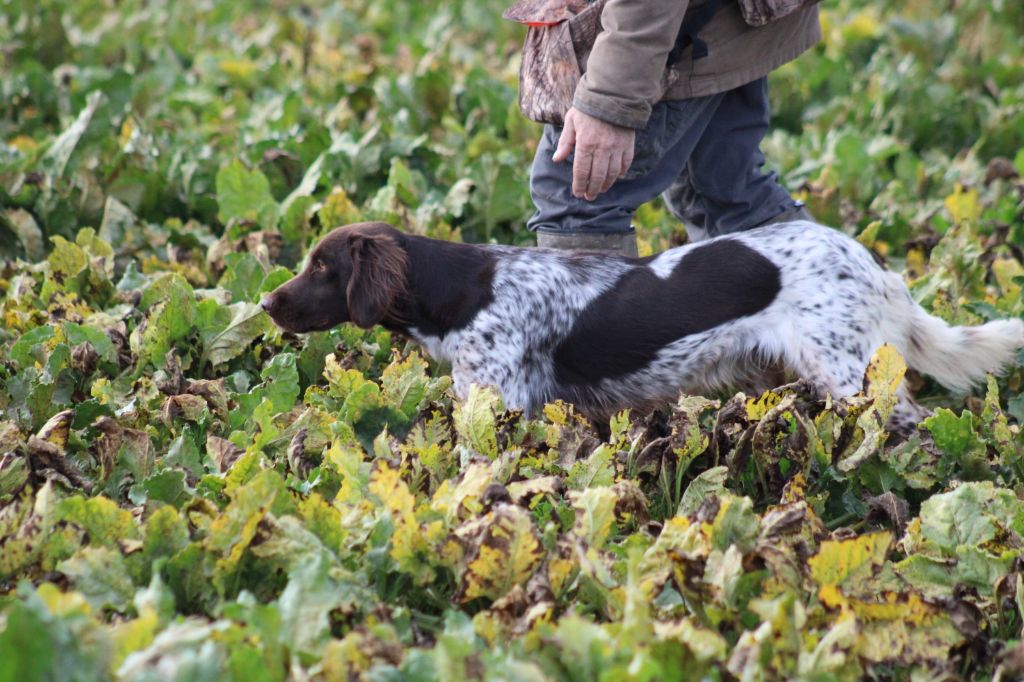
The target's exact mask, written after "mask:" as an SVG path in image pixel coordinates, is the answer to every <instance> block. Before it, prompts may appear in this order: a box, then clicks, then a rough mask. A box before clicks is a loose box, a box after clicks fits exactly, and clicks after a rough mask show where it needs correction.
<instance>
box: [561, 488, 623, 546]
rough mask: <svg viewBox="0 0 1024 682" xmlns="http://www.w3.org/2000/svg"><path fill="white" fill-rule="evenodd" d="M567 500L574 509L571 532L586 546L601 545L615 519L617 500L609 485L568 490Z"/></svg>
mask: <svg viewBox="0 0 1024 682" xmlns="http://www.w3.org/2000/svg"><path fill="white" fill-rule="evenodd" d="M569 500H570V501H571V502H572V507H573V509H575V510H576V522H575V524H573V527H572V532H573V533H574V534H575V535H576V537H578V538H579V539H580V540H582V541H583V542H584V543H585V546H586V547H593V548H596V549H600V548H601V547H603V546H604V543H605V542H606V541H607V540H608V536H609V535H611V531H612V523H613V522H614V521H615V503H616V501H617V500H618V496H617V495H616V494H615V491H614V490H612V489H611V488H609V487H599V488H587V489H586V490H584V491H582V492H577V491H573V492H570V493H569Z"/></svg>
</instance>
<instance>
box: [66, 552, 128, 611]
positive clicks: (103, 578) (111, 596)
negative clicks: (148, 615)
mask: <svg viewBox="0 0 1024 682" xmlns="http://www.w3.org/2000/svg"><path fill="white" fill-rule="evenodd" d="M57 570H59V571H60V572H61V573H64V574H65V575H67V576H68V577H69V578H71V580H72V583H73V584H74V586H75V587H76V588H77V589H78V590H79V591H80V592H81V593H82V594H83V595H85V598H86V599H88V600H89V603H90V604H91V605H92V607H93V608H94V609H96V610H102V609H103V608H104V607H111V608H113V609H115V610H118V611H123V610H124V609H125V607H126V605H127V604H129V603H130V602H131V599H132V596H133V595H134V594H135V585H134V584H133V583H132V578H131V575H129V573H128V568H127V566H126V565H125V562H124V557H122V556H121V552H120V551H118V550H114V549H110V548H108V547H83V548H82V549H80V550H79V551H78V552H77V553H76V554H75V555H74V556H72V557H71V558H70V559H67V560H66V561H62V562H61V563H59V564H58V565H57Z"/></svg>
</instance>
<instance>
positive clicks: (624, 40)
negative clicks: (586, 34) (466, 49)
mask: <svg viewBox="0 0 1024 682" xmlns="http://www.w3.org/2000/svg"><path fill="white" fill-rule="evenodd" d="M702 5H703V6H704V10H705V14H706V16H704V17H703V18H698V19H697V20H696V21H694V20H692V19H691V18H692V17H694V16H695V15H699V14H700V13H701V7H702ZM719 5H720V6H719ZM684 17H685V18H686V21H685V22H684ZM601 23H602V26H603V30H602V32H601V33H599V34H598V36H597V39H596V41H595V43H594V45H593V48H592V50H591V52H590V55H589V58H588V59H587V61H586V69H585V72H584V73H583V75H582V77H581V79H580V81H579V83H578V85H577V86H576V89H575V92H574V96H573V100H572V106H571V108H570V109H569V110H568V112H567V113H566V114H565V117H564V125H563V126H562V127H555V126H552V125H546V126H545V129H544V133H543V136H542V138H541V140H540V143H539V144H538V146H537V152H536V156H535V158H534V163H533V167H532V170H531V176H530V193H531V196H532V197H533V201H534V204H535V206H536V212H535V213H534V215H533V216H532V217H531V218H530V219H529V221H528V223H527V227H528V228H529V229H531V230H533V231H535V232H536V233H537V244H538V246H544V247H553V248H563V249H593V250H602V251H608V252H613V253H620V254H623V255H635V254H636V235H635V232H634V230H633V227H632V216H633V213H634V211H635V210H636V209H637V207H639V206H640V205H641V204H643V203H644V202H647V201H650V200H652V199H654V198H655V197H657V196H658V195H659V194H662V195H663V198H664V200H665V202H666V204H667V206H668V208H669V210H670V212H671V213H672V214H673V215H674V216H676V217H677V218H678V219H680V220H682V221H683V222H684V224H685V225H686V229H687V232H688V234H689V238H690V239H691V240H700V239H704V238H708V237H713V236H717V235H721V234H726V233H730V232H737V231H741V230H748V229H751V228H754V227H758V226H762V225H768V224H771V223H777V222H785V221H788V220H796V219H810V215H809V214H808V213H807V211H806V209H804V207H803V205H802V204H801V203H799V202H797V201H794V200H793V199H792V197H791V196H790V194H789V192H788V191H786V189H785V188H783V187H782V186H781V185H780V184H779V180H778V178H777V176H776V175H775V174H774V173H769V172H765V171H764V170H763V168H762V167H763V165H764V162H765V159H764V156H763V154H762V153H761V150H760V144H761V140H762V139H763V138H764V135H765V133H766V131H767V130H768V123H769V105H768V85H767V75H768V73H769V72H770V71H772V70H773V69H775V68H777V67H779V66H781V65H782V64H784V63H786V62H788V61H791V60H793V59H795V58H796V57H797V56H799V55H800V54H802V53H803V52H804V51H806V50H807V49H809V48H810V47H812V46H813V45H814V44H816V43H817V42H818V41H819V40H820V39H821V29H820V26H819V23H818V10H817V7H816V6H815V5H813V4H812V5H810V6H807V7H803V8H801V9H799V10H797V11H795V12H793V13H792V14H789V15H788V16H785V17H782V18H780V19H778V20H776V21H774V22H772V23H769V24H767V25H765V26H761V27H757V28H754V27H751V26H749V25H748V24H747V23H745V22H744V20H743V17H742V15H741V12H740V9H739V5H738V4H737V3H736V2H735V0H705V2H704V3H699V2H687V0H607V2H606V4H605V5H604V8H603V10H602V13H601ZM695 23H696V24H698V26H697V31H694V30H693V26H694V24H695ZM701 23H703V26H700V25H699V24H701ZM681 29H682V31H681ZM674 49H675V50H676V52H677V53H678V54H671V53H672V52H673V50H674ZM670 55H671V56H670ZM667 64H668V66H666V65H667ZM652 102H653V104H652Z"/></svg>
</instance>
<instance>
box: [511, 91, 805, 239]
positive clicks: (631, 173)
mask: <svg viewBox="0 0 1024 682" xmlns="http://www.w3.org/2000/svg"><path fill="white" fill-rule="evenodd" d="M768 121H769V110H768V81H767V79H766V78H761V79H759V80H756V81H753V82H752V83H748V84H747V85H743V86H741V87H739V88H736V89H735V90H730V91H728V92H723V93H719V94H717V95H710V96H707V97H697V98H694V99H685V100H670V101H665V102H659V103H658V104H656V105H654V108H653V110H652V112H651V118H650V120H649V121H648V123H647V127H645V128H644V129H643V130H638V131H637V135H636V146H635V153H634V157H633V164H632V165H631V166H630V167H629V170H628V171H627V172H626V175H625V177H623V178H620V179H619V180H618V181H617V182H616V183H615V184H614V185H612V186H611V189H609V190H608V191H607V192H605V193H604V194H601V195H599V196H598V197H597V198H596V199H595V200H594V201H587V200H585V199H578V198H576V197H574V196H573V195H572V158H573V157H572V156H570V157H569V159H568V160H566V161H564V162H562V163H554V162H553V161H552V160H551V156H552V154H554V153H555V148H556V146H557V144H558V136H559V135H560V134H561V132H562V130H561V128H556V127H554V126H551V125H548V126H545V128H544V136H543V137H542V138H541V141H540V144H539V145H537V154H536V156H535V158H534V161H533V170H532V172H531V175H530V194H531V195H532V197H533V202H534V204H535V205H536V207H537V212H536V213H534V215H533V217H531V218H530V220H529V221H528V223H527V227H528V228H529V229H531V230H539V231H541V232H569V233H578V232H590V233H595V234H608V233H616V232H629V231H631V230H632V229H633V228H632V226H631V222H632V219H633V212H634V211H636V209H637V207H639V206H640V205H641V204H643V203H645V202H648V201H650V200H652V199H654V198H655V197H657V196H658V195H659V194H662V193H664V198H665V202H666V204H667V205H668V207H669V210H670V211H671V212H672V213H673V215H675V216H676V217H677V218H679V219H682V220H686V221H688V222H690V223H692V224H694V225H696V226H697V227H702V228H704V229H705V230H706V231H707V233H708V235H709V236H712V237H713V236H716V235H719V234H726V233H729V232H739V231H741V230H748V229H750V228H752V227H756V226H757V225H760V224H761V223H764V222H767V221H769V220H771V219H772V218H774V217H775V216H777V215H779V214H781V213H784V212H785V211H788V210H790V209H792V208H795V207H796V206H798V205H799V204H798V203H797V202H795V201H794V200H793V199H792V197H790V195H789V192H787V191H786V190H785V189H784V188H783V187H782V186H781V185H779V182H778V178H777V176H776V175H775V173H766V172H764V171H763V170H762V166H763V165H764V155H763V154H761V149H760V145H761V140H762V139H763V138H764V135H765V133H766V132H767V130H768Z"/></svg>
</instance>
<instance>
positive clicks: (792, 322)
mask: <svg viewBox="0 0 1024 682" xmlns="http://www.w3.org/2000/svg"><path fill="white" fill-rule="evenodd" d="M261 303H262V306H263V308H264V310H266V312H267V313H269V315H270V316H271V318H272V319H273V320H274V322H275V323H276V324H277V325H278V326H279V327H281V328H282V329H284V330H287V331H290V332H296V333H302V332H311V331H318V330H326V329H329V328H331V327H334V326H335V325H338V324H341V323H343V322H352V323H354V324H356V325H358V326H360V327H364V328H369V327H372V326H373V325H377V324H380V325H383V326H384V327H386V328H387V329H389V330H392V331H394V332H398V333H400V334H403V335H406V336H408V337H411V338H412V339H415V340H416V341H418V342H419V343H420V344H421V345H422V346H423V347H424V349H425V350H426V352H427V353H428V354H429V355H431V356H433V357H434V358H436V359H440V360H447V361H450V362H451V365H452V378H453V383H454V389H455V393H456V395H457V396H458V397H460V398H465V396H466V395H467V393H468V391H469V387H470V385H472V384H487V385H492V386H495V387H496V388H497V389H498V390H499V391H500V392H501V395H502V397H503V398H504V401H505V404H506V406H507V407H508V408H510V409H517V410H522V411H523V412H524V413H526V414H527V415H535V414H537V412H538V411H539V410H540V409H541V408H542V407H543V406H544V405H545V404H546V403H549V402H552V401H554V400H557V399H561V400H564V401H567V402H570V403H573V404H575V405H576V407H577V408H578V409H579V410H580V411H581V412H583V413H584V414H586V415H587V416H589V417H591V418H593V419H607V418H608V417H609V416H611V415H613V414H614V413H616V412H617V411H619V410H621V409H623V408H627V407H633V408H647V407H650V406H653V405H656V404H658V403H664V402H668V401H673V400H675V399H677V398H678V396H679V394H680V393H704V392H708V391H714V390H720V389H722V388H728V387H735V386H736V385H738V384H740V383H744V382H745V383H748V384H751V385H757V381H758V375H759V374H760V368H763V367H765V366H766V365H770V364H779V363H781V365H783V366H784V367H785V368H787V369H788V370H789V371H791V372H792V373H793V374H795V375H796V376H797V377H798V378H800V379H803V380H805V381H806V382H809V383H810V384H811V385H812V386H813V387H814V388H815V389H816V390H817V391H818V392H820V395H821V396H824V395H825V394H831V395H832V396H833V397H834V398H841V397H846V396H849V395H852V394H854V393H856V392H858V391H859V390H860V389H861V388H862V385H863V384H862V382H863V376H864V371H865V369H866V367H867V365H868V362H869V361H870V359H871V357H872V355H873V353H874V352H875V350H876V349H878V348H879V347H880V346H881V345H882V344H884V343H890V344H892V345H894V346H895V347H896V349H897V350H899V352H900V353H901V354H902V355H903V356H904V358H905V359H906V361H907V363H908V365H909V366H910V367H912V368H914V369H917V370H919V371H922V372H924V373H926V374H929V375H931V376H932V377H934V378H935V379H937V380H938V381H939V382H940V383H941V384H943V385H944V386H946V387H948V388H950V389H953V390H956V391H966V390H968V389H969V388H970V387H971V386H973V385H974V384H976V383H977V382H978V381H979V380H981V379H982V378H983V377H984V375H985V373H986V372H987V371H989V370H998V369H1000V368H1002V367H1003V366H1005V365H1006V364H1008V363H1009V362H1010V361H1011V360H1012V359H1013V357H1014V354H1015V352H1016V351H1017V350H1018V349H1019V348H1021V347H1022V346H1024V321H1021V320H1019V319H1014V320H998V321H993V322H989V323H987V324H984V325H981V326H977V327H955V326H950V325H948V324H947V323H946V322H944V321H943V320H940V319H938V318H936V317H933V316H931V315H929V314H928V313H927V312H925V310H924V309H922V308H921V307H920V306H919V305H918V304H917V303H915V302H914V300H913V299H912V298H911V296H910V293H909V291H908V290H907V287H906V286H905V284H904V283H903V280H902V278H901V277H900V276H899V275H897V274H895V273H892V272H887V271H886V270H883V269H882V268H881V267H880V266H879V265H878V264H877V263H876V262H875V260H874V258H873V257H872V255H871V253H870V252H869V251H868V250H867V249H865V248H864V247H863V246H862V245H860V244H859V243H858V242H856V241H855V240H853V239H850V238H849V237H847V236H845V235H843V234H842V233H840V232H838V231H836V230H833V229H830V228H828V227H825V226H822V225H818V224H816V223H812V222H807V221H798V222H792V223H785V224H776V225H772V226H769V227H764V228H759V229H754V230H750V231H748V232H742V233H737V234H730V235H726V236H722V237H717V238H715V239H710V240H708V241H704V242H699V243H696V244H689V245H685V246H680V247H677V248H673V249H669V250H667V251H664V252H662V253H659V254H657V255H655V256H648V257H646V258H627V257H621V256H611V255H607V254H600V253H588V252H566V251H556V250H548V249H538V248H522V247H512V246H497V245H477V244H458V243H451V242H444V241H438V240H434V239H428V238H425V237H419V236H414V235H408V234H403V233H402V232H399V231H398V230H396V229H394V228H393V227H391V226H390V225H387V224H384V223H359V224H355V225H349V226H346V227H340V228H337V229H335V230H333V231H331V232H330V233H329V234H328V235H327V236H326V237H324V238H323V239H322V240H321V242H320V243H319V244H318V245H317V246H316V248H314V249H313V251H312V252H311V253H310V255H309V258H308V261H307V264H306V266H305V268H304V269H303V271H302V272H301V273H300V274H299V275H297V276H296V277H294V278H293V279H291V280H290V281H288V282H286V283H285V284H283V285H281V286H280V287H278V288H277V289H276V290H275V291H273V292H272V293H271V294H269V295H268V296H266V297H265V298H264V299H263V300H262V302H261ZM769 387H770V386H764V387H763V388H769ZM900 415H902V419H903V420H904V421H908V422H910V423H912V424H916V423H917V421H919V419H920V417H921V416H922V414H921V410H920V408H918V407H917V406H916V405H915V404H914V403H913V401H912V400H911V398H910V396H909V395H908V394H907V393H906V392H905V391H903V392H902V394H901V396H900V400H899V404H898V405H897V411H896V413H894V420H898V419H900V418H901V417H900Z"/></svg>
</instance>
